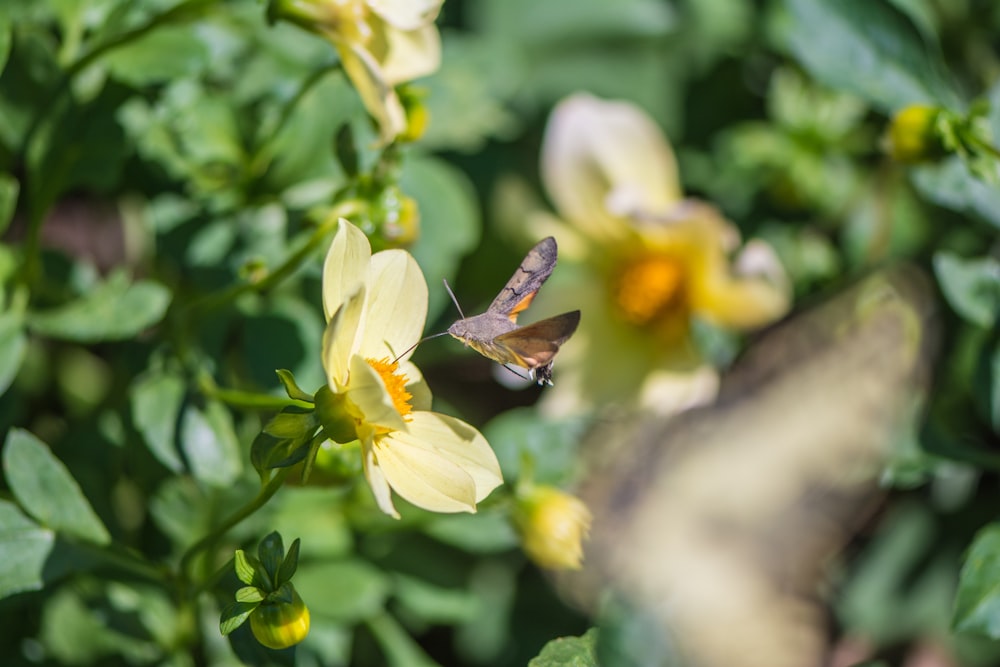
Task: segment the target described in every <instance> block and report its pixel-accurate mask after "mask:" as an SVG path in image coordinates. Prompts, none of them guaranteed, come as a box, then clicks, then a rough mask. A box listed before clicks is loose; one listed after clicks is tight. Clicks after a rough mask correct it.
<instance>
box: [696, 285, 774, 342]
mask: <svg viewBox="0 0 1000 667" xmlns="http://www.w3.org/2000/svg"><path fill="white" fill-rule="evenodd" d="M692 301H696V302H697V314H698V315H699V316H701V317H703V318H705V319H706V320H707V321H709V322H711V323H713V324H717V325H719V326H723V327H733V328H737V329H754V328H757V327H760V326H763V325H765V324H768V323H770V322H773V321H774V320H776V319H778V318H779V317H781V316H782V315H784V314H785V313H786V312H788V308H789V306H790V305H791V295H790V294H789V293H788V292H787V291H786V290H784V289H782V288H780V287H777V286H775V285H773V284H772V283H769V282H768V281H766V280H762V279H754V278H747V279H738V278H730V277H726V276H718V277H716V278H715V279H712V280H708V281H705V282H704V283H703V284H702V285H700V286H699V289H698V293H697V294H696V295H694V296H692Z"/></svg>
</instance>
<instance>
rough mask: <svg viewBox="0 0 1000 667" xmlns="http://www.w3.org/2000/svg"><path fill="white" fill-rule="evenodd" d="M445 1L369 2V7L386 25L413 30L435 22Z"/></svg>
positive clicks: (370, 0) (384, 0) (396, 0)
mask: <svg viewBox="0 0 1000 667" xmlns="http://www.w3.org/2000/svg"><path fill="white" fill-rule="evenodd" d="M442 4H444V0H368V6H369V7H370V8H371V10H372V11H373V12H375V13H376V14H378V16H379V18H381V19H382V20H383V21H385V22H386V23H388V24H390V25H392V26H393V27H395V28H400V29H402V30H413V29H415V28H419V27H421V26H425V25H428V24H430V23H433V22H434V19H436V18H437V15H438V12H440V11H441V5H442Z"/></svg>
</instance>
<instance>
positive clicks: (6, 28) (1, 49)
mask: <svg viewBox="0 0 1000 667" xmlns="http://www.w3.org/2000/svg"><path fill="white" fill-rule="evenodd" d="M13 34H14V24H13V23H9V22H7V21H4V22H3V23H2V24H0V74H2V73H3V68H4V67H6V66H7V58H9V57H10V46H11V42H12V41H13V39H12V37H13ZM0 233H3V225H0Z"/></svg>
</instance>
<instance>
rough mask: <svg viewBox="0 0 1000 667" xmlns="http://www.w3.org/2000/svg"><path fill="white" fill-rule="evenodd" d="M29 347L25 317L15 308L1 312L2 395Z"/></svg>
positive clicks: (0, 368) (0, 390)
mask: <svg viewBox="0 0 1000 667" xmlns="http://www.w3.org/2000/svg"><path fill="white" fill-rule="evenodd" d="M27 349H28V339H27V337H26V336H25V335H24V317H23V316H22V315H21V313H18V312H16V311H13V310H8V311H6V312H0V395H3V393H4V392H5V391H7V387H9V386H10V384H11V382H13V381H14V378H15V377H17V371H18V369H19V368H20V367H21V360H22V359H24V354H25V352H26V351H27Z"/></svg>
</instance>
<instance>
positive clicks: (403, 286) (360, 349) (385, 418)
mask: <svg viewBox="0 0 1000 667" xmlns="http://www.w3.org/2000/svg"><path fill="white" fill-rule="evenodd" d="M323 310H324V312H325V314H326V318H327V327H326V331H325V332H324V334H323V368H324V369H325V370H326V376H327V382H328V388H329V390H330V393H331V395H329V396H328V397H327V398H328V400H329V401H330V402H335V403H336V404H338V405H340V406H341V407H342V412H344V413H346V415H348V417H349V420H350V421H352V422H353V424H352V426H353V428H352V429H350V430H349V435H348V437H351V436H355V435H356V437H357V439H358V440H359V441H360V443H361V451H362V462H363V465H364V471H365V476H366V478H367V479H368V484H369V485H370V486H371V489H372V492H373V493H374V495H375V500H376V502H377V503H378V506H379V508H380V509H381V510H382V511H383V512H385V513H386V514H389V515H391V516H393V517H397V518H398V517H399V514H398V512H397V511H396V509H395V507H394V506H393V503H392V497H391V493H390V489H391V490H394V491H395V492H396V493H398V494H399V495H400V496H402V497H403V498H405V499H406V500H408V501H409V502H411V503H413V504H414V505H417V506H418V507H422V508H424V509H427V510H431V511H433V512H475V511H476V503H478V502H480V501H481V500H483V499H484V498H485V497H486V496H487V495H489V493H490V492H491V491H492V490H493V489H495V488H496V487H497V486H499V485H500V484H501V483H502V482H503V479H502V477H501V473H500V466H499V464H498V463H497V459H496V455H495V454H494V453H493V450H492V449H490V446H489V444H488V443H487V442H486V439H485V438H484V437H483V436H482V434H480V433H479V431H477V430H476V429H475V428H473V427H472V426H469V425H468V424H466V423H465V422H463V421H460V420H458V419H455V418H453V417H449V416H446V415H442V414H438V413H435V412H428V411H427V409H428V408H429V407H430V402H431V397H430V392H429V391H428V390H427V387H426V384H425V383H424V382H423V377H422V376H421V374H420V371H419V369H417V367H416V366H415V365H414V364H413V363H412V362H410V361H409V357H410V353H411V352H409V351H407V350H409V348H410V346H412V345H413V343H415V342H416V341H417V340H418V339H419V338H420V335H421V333H422V332H423V328H424V320H425V319H426V317H427V283H426V281H425V280H424V276H423V273H422V272H421V271H420V267H419V266H417V263H416V261H415V260H414V259H413V257H412V256H411V255H410V254H409V253H407V252H405V251H403V250H384V251H382V252H379V253H376V254H374V255H372V253H371V245H370V244H369V242H368V238H367V237H366V236H365V235H364V233H363V232H361V230H360V229H358V228H357V227H355V226H354V225H352V224H351V223H350V222H348V221H346V220H343V219H341V220H340V226H339V227H338V229H337V233H336V236H335V237H334V239H333V243H332V244H331V246H330V250H329V252H328V253H327V256H326V262H325V263H324V266H323ZM319 399H320V394H317V408H318V410H319V408H320V406H319V402H320V400H319ZM320 412H321V414H322V411H320ZM324 426H325V425H324ZM337 430H338V428H333V429H329V430H328V432H337ZM340 431H341V432H343V429H340Z"/></svg>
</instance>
